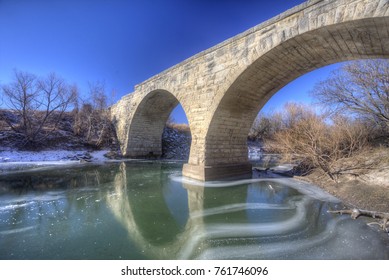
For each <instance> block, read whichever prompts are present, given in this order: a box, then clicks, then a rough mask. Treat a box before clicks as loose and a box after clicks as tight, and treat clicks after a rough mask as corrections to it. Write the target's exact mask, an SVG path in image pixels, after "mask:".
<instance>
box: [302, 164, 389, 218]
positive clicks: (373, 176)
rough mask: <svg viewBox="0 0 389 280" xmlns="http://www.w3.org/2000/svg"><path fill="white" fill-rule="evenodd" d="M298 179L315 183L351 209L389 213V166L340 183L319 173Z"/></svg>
mask: <svg viewBox="0 0 389 280" xmlns="http://www.w3.org/2000/svg"><path fill="white" fill-rule="evenodd" d="M295 178H296V179H299V180H303V181H307V182H310V183H313V184H315V185H317V186H319V187H321V188H323V189H324V190H326V191H327V192H329V193H330V194H332V195H334V196H336V197H338V198H339V199H340V200H342V201H343V202H344V203H345V204H346V205H348V206H349V207H356V208H359V209H366V210H371V211H380V212H388V213H389V165H384V166H382V167H377V168H376V169H374V170H371V171H369V173H368V174H365V175H363V176H359V177H355V176H349V175H348V176H346V175H344V176H341V177H340V179H339V182H338V183H335V182H333V181H331V180H329V179H328V178H327V177H326V176H324V175H323V174H322V173H320V172H319V171H314V172H312V173H311V174H309V175H308V176H303V177H295Z"/></svg>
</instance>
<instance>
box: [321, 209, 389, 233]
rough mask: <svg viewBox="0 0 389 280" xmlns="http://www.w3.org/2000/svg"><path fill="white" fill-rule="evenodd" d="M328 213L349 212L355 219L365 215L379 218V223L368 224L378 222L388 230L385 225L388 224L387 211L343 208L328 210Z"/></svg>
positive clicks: (388, 214)
mask: <svg viewBox="0 0 389 280" xmlns="http://www.w3.org/2000/svg"><path fill="white" fill-rule="evenodd" d="M328 213H335V214H341V215H342V214H350V216H351V218H352V219H356V218H358V217H359V216H367V217H372V218H374V219H381V222H380V223H376V222H375V223H370V224H378V225H379V226H380V227H381V228H382V229H383V230H384V231H386V232H389V229H388V228H387V225H388V226H389V223H388V222H389V213H384V212H377V211H369V210H362V209H356V208H354V209H344V210H333V211H332V210H328Z"/></svg>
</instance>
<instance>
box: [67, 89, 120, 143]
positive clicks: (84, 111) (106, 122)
mask: <svg viewBox="0 0 389 280" xmlns="http://www.w3.org/2000/svg"><path fill="white" fill-rule="evenodd" d="M82 103H83V104H82V106H81V108H80V109H79V110H78V111H77V113H76V115H75V122H74V132H75V134H76V135H79V136H83V137H84V139H85V141H86V142H87V143H89V144H91V145H95V146H97V147H100V146H103V145H104V144H105V143H109V142H110V141H111V139H112V137H113V136H114V131H113V127H112V124H111V121H110V117H109V109H108V98H107V95H106V90H105V85H104V83H101V82H95V83H89V92H88V102H86V101H84V102H82Z"/></svg>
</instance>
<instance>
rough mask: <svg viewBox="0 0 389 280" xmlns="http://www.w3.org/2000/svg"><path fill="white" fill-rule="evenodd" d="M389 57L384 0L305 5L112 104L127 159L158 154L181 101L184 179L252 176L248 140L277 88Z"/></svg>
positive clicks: (388, 5)
mask: <svg viewBox="0 0 389 280" xmlns="http://www.w3.org/2000/svg"><path fill="white" fill-rule="evenodd" d="M388 57H389V0H311V1H308V2H305V3H303V4H301V5H299V6H296V7H294V8H292V9H290V10H288V11H286V12H284V13H282V14H280V15H278V16H276V17H274V18H272V19H270V20H268V21H266V22H264V23H262V24H259V25H257V26H255V27H253V28H251V29H249V30H247V31H246V32H243V33H242V34H239V35H237V36H235V37H233V38H231V39H229V40H226V41H225V42H222V43H220V44H218V45H216V46H214V47H212V48H210V49H208V50H205V51H203V52H201V53H199V54H197V55H195V56H193V57H191V58H189V59H187V60H185V61H183V62H181V63H179V64H177V65H175V66H173V67H171V68H169V69H167V70H165V71H164V72H162V73H160V74H158V75H156V76H154V77H152V78H150V79H148V80H146V81H144V82H143V83H141V84H139V85H137V86H136V87H135V91H134V92H133V93H131V94H128V95H126V96H124V97H123V98H122V99H121V100H120V101H119V102H118V103H116V104H115V105H113V106H112V108H111V113H112V120H113V122H114V124H115V126H116V129H117V136H118V139H119V142H120V146H121V150H122V153H123V155H124V156H127V157H142V156H147V155H150V154H153V155H160V154H161V135H162V131H163V128H164V126H165V123H166V121H167V118H168V116H169V115H170V113H171V111H172V110H173V108H174V107H175V106H176V105H177V104H178V103H180V104H181V105H182V107H183V109H184V111H185V113H186V116H187V118H188V122H189V126H190V130H191V134H192V144H191V149H190V156H189V161H188V163H187V164H185V165H184V168H183V175H184V176H187V177H191V178H194V179H198V180H203V181H206V180H214V179H220V178H226V177H230V176H240V175H249V176H251V165H250V164H249V162H248V153H247V135H248V132H249V130H250V127H251V125H252V123H253V121H254V120H255V117H256V116H257V114H258V112H259V110H260V109H261V108H262V107H263V106H264V104H265V103H266V102H267V101H268V100H269V99H270V97H271V96H272V95H273V94H275V93H276V92H277V91H278V90H279V89H281V88H282V87H284V86H285V85H286V84H288V83H289V82H291V81H293V80H294V79H296V78H298V77H299V76H301V75H303V74H305V73H307V72H309V71H311V70H314V69H316V68H320V67H322V66H325V65H328V64H332V63H336V62H340V61H346V60H352V59H367V58H388Z"/></svg>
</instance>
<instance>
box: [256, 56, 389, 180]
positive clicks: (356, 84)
mask: <svg viewBox="0 0 389 280" xmlns="http://www.w3.org/2000/svg"><path fill="white" fill-rule="evenodd" d="M311 94H312V97H313V98H314V99H315V100H316V102H317V103H318V104H319V105H320V106H321V108H323V109H324V112H321V113H319V112H317V110H314V109H313V108H312V107H309V106H307V105H303V104H296V103H288V104H286V105H285V106H284V108H283V109H282V110H281V111H280V112H275V113H270V114H260V115H259V116H258V118H257V119H256V120H255V122H254V125H253V127H252V129H251V131H250V134H249V139H252V140H253V139H255V140H259V141H262V142H263V145H264V149H265V150H267V151H269V152H274V153H279V154H281V155H283V158H284V160H287V161H296V162H298V168H297V169H298V171H299V172H300V173H301V174H308V173H310V172H311V171H312V170H314V169H317V168H319V169H320V170H321V171H322V172H324V174H326V175H327V176H328V177H329V178H331V179H332V180H334V181H337V180H338V178H339V176H340V175H342V174H354V175H356V176H358V175H361V174H363V173H364V172H367V171H368V170H369V169H371V168H374V167H376V166H377V165H379V164H380V162H379V161H380V160H382V161H385V160H387V159H385V158H384V157H382V158H380V159H379V160H378V161H377V159H375V160H374V161H373V160H369V154H370V153H371V152H372V150H374V149H378V148H381V149H387V148H388V146H389V141H388V139H389V137H388V136H389V63H388V60H366V61H356V62H350V63H347V64H345V65H344V66H343V67H342V68H341V69H339V70H337V71H335V72H333V73H332V74H331V76H330V77H329V78H327V79H325V80H323V81H321V82H319V83H317V84H316V86H315V87H314V89H313V90H312V91H311Z"/></svg>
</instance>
